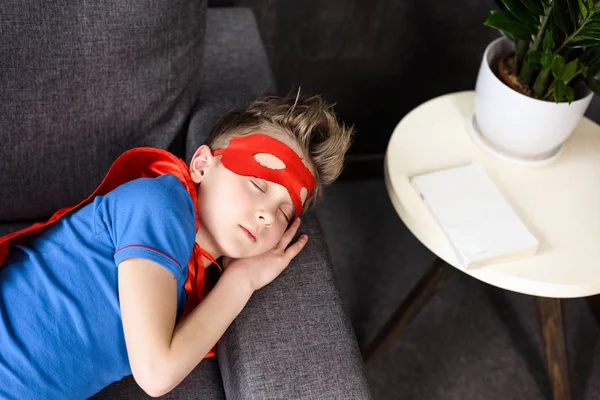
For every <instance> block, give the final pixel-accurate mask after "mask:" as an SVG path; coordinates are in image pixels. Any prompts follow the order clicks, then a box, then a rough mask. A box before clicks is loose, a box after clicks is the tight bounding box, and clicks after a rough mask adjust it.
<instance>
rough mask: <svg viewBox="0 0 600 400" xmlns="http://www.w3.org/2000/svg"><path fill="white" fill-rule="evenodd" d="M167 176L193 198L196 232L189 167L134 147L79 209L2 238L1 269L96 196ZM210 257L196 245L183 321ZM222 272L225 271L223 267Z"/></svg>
mask: <svg viewBox="0 0 600 400" xmlns="http://www.w3.org/2000/svg"><path fill="white" fill-rule="evenodd" d="M164 174H173V175H175V176H176V177H177V178H179V180H180V181H181V183H182V184H183V186H184V187H185V189H186V190H187V191H188V193H189V194H190V196H191V197H192V202H193V203H194V210H195V215H196V232H197V231H198V228H199V226H200V219H199V216H198V201H197V197H198V196H197V193H196V186H195V184H194V182H193V181H192V178H191V176H190V174H189V172H188V166H187V164H186V163H185V162H184V161H183V160H182V159H179V158H177V157H176V156H174V155H173V154H171V153H169V152H168V151H165V150H160V149H153V148H147V147H139V148H134V149H131V150H129V151H126V152H125V153H123V154H122V155H121V156H120V157H119V158H117V160H116V161H115V162H114V163H113V165H112V166H111V167H110V169H109V171H108V173H107V174H106V176H105V177H104V180H103V181H102V183H100V186H98V187H97V188H96V190H94V193H92V194H91V195H90V196H89V197H88V198H86V199H85V200H83V201H82V202H81V203H79V204H77V205H76V206H70V207H64V208H61V209H60V210H58V211H57V212H55V213H54V214H53V215H52V217H50V219H49V220H48V221H46V222H38V223H36V224H33V225H31V226H30V227H27V228H25V229H21V230H19V231H17V232H13V233H11V234H9V235H6V236H2V237H0V266H1V265H2V264H3V263H4V260H6V257H7V256H8V251H9V249H10V247H11V246H13V245H16V244H19V243H22V242H23V241H24V240H25V239H27V238H28V237H31V236H33V235H35V234H37V233H39V232H40V231H42V230H43V229H44V228H46V227H47V226H49V225H51V224H53V223H54V222H56V221H58V220H59V219H60V218H62V217H63V216H64V215H66V214H68V213H70V212H71V211H74V210H76V209H78V208H80V207H82V206H84V205H86V204H88V203H90V202H91V201H92V200H93V199H94V198H95V197H96V196H103V195H105V194H107V193H108V192H110V191H112V190H113V189H115V188H117V187H118V186H120V185H122V184H124V183H127V182H129V181H132V180H134V179H138V178H155V177H157V176H160V175H164ZM203 257H206V258H207V259H208V260H210V261H211V262H213V263H215V264H217V262H216V261H215V260H214V259H213V258H212V257H211V256H210V254H208V253H207V252H206V251H204V250H202V249H201V248H200V246H199V245H198V243H196V242H195V243H194V249H193V251H192V255H191V257H190V259H189V261H188V275H187V279H186V281H185V285H184V288H185V291H186V293H187V302H186V305H185V309H184V311H183V313H182V315H181V317H180V319H179V321H182V320H183V319H184V318H185V317H186V316H187V315H188V314H189V313H190V312H191V311H192V310H193V309H194V308H195V307H196V306H197V305H198V303H200V301H202V299H204V296H205V292H204V264H203V260H202V258H203ZM217 266H218V267H219V270H220V272H222V269H221V267H220V266H219V265H218V264H217ZM215 354H216V348H213V349H212V350H211V351H210V352H209V353H208V354H207V355H206V357H207V358H208V357H212V356H214V355H215Z"/></svg>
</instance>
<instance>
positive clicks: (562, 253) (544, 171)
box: [365, 91, 600, 399]
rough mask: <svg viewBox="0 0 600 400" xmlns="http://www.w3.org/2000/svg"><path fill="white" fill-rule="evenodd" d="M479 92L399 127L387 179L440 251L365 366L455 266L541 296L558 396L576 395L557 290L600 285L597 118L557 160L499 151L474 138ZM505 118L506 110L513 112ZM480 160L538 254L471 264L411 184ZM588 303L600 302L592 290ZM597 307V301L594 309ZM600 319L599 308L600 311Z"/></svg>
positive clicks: (440, 100)
mask: <svg viewBox="0 0 600 400" xmlns="http://www.w3.org/2000/svg"><path fill="white" fill-rule="evenodd" d="M474 101H475V92H473V91H468V92H460V93H453V94H448V95H444V96H441V97H437V98H435V99H432V100H430V101H428V102H426V103H424V104H422V105H420V106H419V107H417V108H415V109H414V110H413V111H411V112H410V113H409V114H407V115H406V116H405V117H404V118H403V119H402V120H401V121H400V123H399V124H398V125H397V126H396V128H395V130H394V133H393V134H392V137H391V139H390V142H389V145H388V149H387V152H386V158H385V167H384V168H385V171H384V173H385V181H386V186H387V189H388V193H389V196H390V198H391V201H392V203H393V205H394V208H395V209H396V212H397V213H398V215H399V216H400V218H401V219H402V221H403V222H404V223H405V224H406V226H407V227H408V228H409V230H410V231H411V232H412V233H413V234H414V235H415V236H416V237H417V238H418V239H419V240H420V241H421V243H423V244H424V245H425V246H426V247H427V248H429V249H430V250H431V251H432V252H433V253H434V254H436V255H437V256H438V260H437V261H436V263H435V264H434V266H432V268H430V269H429V270H428V271H427V272H426V273H425V275H424V277H423V278H422V279H421V281H420V282H419V283H418V284H417V285H416V286H415V288H413V290H412V291H411V293H410V294H409V295H408V296H407V298H406V300H405V301H404V302H403V303H402V305H400V307H399V308H398V310H397V311H396V313H394V315H393V316H392V317H391V318H390V320H389V321H388V323H386V325H385V326H384V328H383V329H382V330H381V332H380V333H379V335H378V336H377V337H376V338H375V339H374V340H373V342H372V343H371V344H370V345H369V348H368V349H367V350H366V352H365V361H366V363H367V366H369V365H370V361H371V360H372V359H373V358H374V357H375V355H376V354H377V353H379V352H380V351H381V350H382V349H383V348H384V347H385V346H386V345H387V344H389V343H391V342H392V341H393V340H394V339H395V338H396V337H397V336H398V335H399V334H400V331H401V330H402V329H403V328H404V327H405V326H406V325H407V324H408V323H409V322H410V320H411V319H412V318H413V317H414V315H416V314H417V313H418V311H419V310H420V308H421V307H422V306H423V305H424V304H425V303H426V301H427V300H428V299H429V298H430V297H431V296H432V295H433V294H435V291H436V290H437V288H439V286H441V284H442V283H443V282H444V281H445V280H446V279H447V278H448V276H449V274H450V273H451V272H452V270H454V268H451V267H449V265H450V266H453V267H456V268H459V269H460V270H461V271H462V272H464V273H466V274H469V275H471V276H473V277H475V278H477V279H479V280H481V281H483V282H486V283H489V284H491V285H494V286H497V287H500V288H503V289H507V290H512V291H515V292H520V293H524V294H529V295H533V296H536V303H537V306H538V310H539V314H540V323H541V328H542V333H543V335H544V339H545V347H546V357H547V361H548V370H549V373H550V378H551V382H552V386H553V391H554V396H555V399H570V389H569V381H568V367H567V355H566V350H565V340H564V326H563V320H562V307H561V302H560V298H568V297H585V296H592V295H596V294H599V293H600V127H599V126H598V125H597V124H595V123H594V122H592V121H590V120H589V119H587V118H584V119H583V120H582V121H581V123H580V124H579V126H578V127H577V129H576V131H575V132H574V134H573V135H572V136H571V138H570V139H569V140H568V141H567V142H566V144H565V146H564V150H563V153H562V154H561V156H560V157H559V158H558V160H557V161H555V162H554V163H552V164H549V165H544V166H523V165H517V164H514V163H511V162H509V161H505V160H502V159H500V158H498V157H496V156H494V155H492V154H490V153H489V152H488V151H487V150H486V149H484V148H483V147H482V146H481V145H480V144H478V143H476V142H475V141H474V140H473V139H472V137H473V135H472V129H473V126H472V118H473V112H474ZM507 117H508V116H507ZM469 163H475V164H478V165H481V166H482V167H483V168H484V169H485V170H486V172H487V174H488V175H489V176H490V178H491V179H492V181H493V182H494V183H495V184H496V186H497V187H498V189H499V190H500V192H502V194H503V195H504V197H505V198H506V200H507V201H508V202H509V203H510V204H511V206H512V207H513V208H514V209H515V211H516V212H517V214H518V215H519V217H520V218H521V219H522V220H523V222H524V223H525V224H526V225H527V227H528V228H529V229H530V231H531V232H532V233H533V234H534V235H535V236H536V237H537V239H538V240H539V242H540V249H539V251H538V253H537V254H536V255H535V256H533V257H528V258H523V259H521V260H518V261H513V262H508V263H501V264H495V265H492V266H487V267H482V268H476V269H470V270H464V269H463V268H460V266H459V263H458V262H457V259H456V256H455V254H454V251H453V250H452V247H451V246H450V244H449V242H448V240H447V238H446V236H445V235H444V233H443V231H442V230H441V229H440V227H439V226H438V224H437V223H436V221H435V219H434V218H433V216H432V215H431V214H430V212H429V210H428V209H427V207H426V206H425V204H424V203H423V202H422V201H421V199H420V198H419V196H418V195H417V193H416V192H415V190H414V189H413V188H412V186H411V185H410V183H409V180H410V178H412V177H413V176H415V175H419V174H422V173H426V172H432V171H436V170H440V169H445V168H451V167H456V166H460V165H465V164H469ZM589 302H590V305H591V306H593V305H594V304H592V303H594V302H596V305H598V304H599V303H600V301H599V300H598V298H597V297H592V298H589ZM597 308H598V307H593V309H594V310H595V309H597ZM595 316H596V319H597V320H599V321H600V314H598V313H595Z"/></svg>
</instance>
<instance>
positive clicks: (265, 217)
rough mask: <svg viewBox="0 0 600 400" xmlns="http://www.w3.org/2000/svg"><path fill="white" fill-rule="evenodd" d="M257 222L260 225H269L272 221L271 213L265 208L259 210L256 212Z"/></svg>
mask: <svg viewBox="0 0 600 400" xmlns="http://www.w3.org/2000/svg"><path fill="white" fill-rule="evenodd" d="M256 216H257V219H258V222H259V224H260V225H261V226H262V225H264V226H271V224H272V223H273V214H272V213H270V212H269V211H267V210H259V211H258V212H257V213H256Z"/></svg>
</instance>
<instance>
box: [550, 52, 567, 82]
mask: <svg viewBox="0 0 600 400" xmlns="http://www.w3.org/2000/svg"><path fill="white" fill-rule="evenodd" d="M564 73H565V59H564V57H563V56H561V55H560V54H555V55H554V57H553V58H552V75H553V76H554V79H555V80H562V77H563V74H564Z"/></svg>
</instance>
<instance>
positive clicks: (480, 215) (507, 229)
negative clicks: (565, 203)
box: [411, 164, 539, 269]
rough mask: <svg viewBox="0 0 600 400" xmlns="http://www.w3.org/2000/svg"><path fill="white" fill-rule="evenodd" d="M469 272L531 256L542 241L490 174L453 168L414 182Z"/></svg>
mask: <svg viewBox="0 0 600 400" xmlns="http://www.w3.org/2000/svg"><path fill="white" fill-rule="evenodd" d="M411 184H412V186H413V187H414V188H415V190H416V191H417V192H418V193H419V194H420V196H421V199H422V200H423V201H424V202H425V204H426V205H427V207H428V208H429V210H430V212H431V213H432V214H433V216H434V218H435V219H436V220H437V222H438V223H439V224H440V226H441V228H442V230H443V231H444V233H445V234H446V236H447V237H448V239H449V240H450V244H451V245H452V247H453V248H454V251H455V252H456V256H457V258H458V261H459V262H460V263H461V264H462V266H463V267H464V268H465V269H469V268H476V267H482V266H485V265H489V264H492V263H497V262H507V261H512V260H515V259H518V258H522V257H526V256H531V255H533V254H535V253H536V252H537V250H538V248H539V242H538V241H537V239H536V238H535V237H534V236H533V235H532V234H531V232H530V231H529V229H527V227H526V226H525V224H524V223H523V222H522V221H521V219H520V218H519V216H518V215H517V214H516V212H515V211H514V210H513V208H512V207H511V206H510V204H508V202H507V201H506V200H505V198H504V197H503V196H502V194H501V193H500V191H499V190H498V189H497V187H496V186H495V185H494V183H493V182H492V180H491V179H490V178H489V176H488V175H487V174H486V172H485V171H484V169H483V168H482V167H480V166H477V165H473V164H470V165H467V166H463V167H457V168H451V169H446V170H442V171H436V172H432V173H428V174H423V175H418V176H415V177H413V178H412V179H411Z"/></svg>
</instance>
